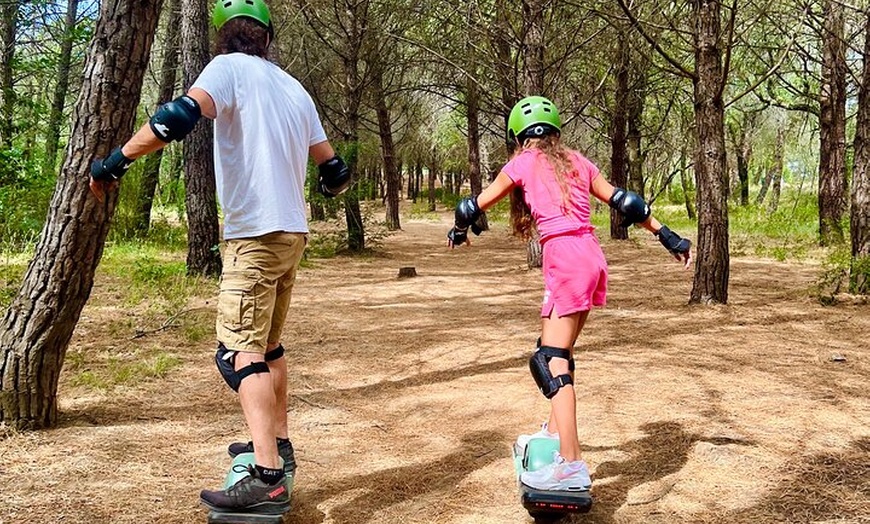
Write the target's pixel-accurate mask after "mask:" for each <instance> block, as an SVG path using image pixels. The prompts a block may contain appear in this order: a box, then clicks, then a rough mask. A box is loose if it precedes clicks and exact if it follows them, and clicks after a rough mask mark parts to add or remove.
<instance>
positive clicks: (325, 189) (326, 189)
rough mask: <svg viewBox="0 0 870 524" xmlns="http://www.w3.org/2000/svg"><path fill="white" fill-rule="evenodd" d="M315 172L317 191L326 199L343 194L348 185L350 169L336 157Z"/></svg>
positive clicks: (321, 165) (318, 167)
mask: <svg viewBox="0 0 870 524" xmlns="http://www.w3.org/2000/svg"><path fill="white" fill-rule="evenodd" d="M317 171H318V177H317V191H318V192H319V193H320V194H321V195H323V196H325V197H327V198H332V197H336V196H338V195H340V194H342V193H344V191H345V190H346V189H347V187H348V186H349V185H350V168H348V167H347V164H345V163H344V160H342V159H341V157H340V156H338V155H335V156H334V157H332V158H330V159H329V160H327V161H326V162H324V163H322V164H320V165H319V166H317Z"/></svg>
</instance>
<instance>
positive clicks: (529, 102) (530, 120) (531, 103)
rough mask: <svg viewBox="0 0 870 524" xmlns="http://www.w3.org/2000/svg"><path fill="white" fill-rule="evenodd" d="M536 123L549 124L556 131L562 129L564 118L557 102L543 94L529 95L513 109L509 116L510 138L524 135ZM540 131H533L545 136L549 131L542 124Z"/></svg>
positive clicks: (537, 134)
mask: <svg viewBox="0 0 870 524" xmlns="http://www.w3.org/2000/svg"><path fill="white" fill-rule="evenodd" d="M535 124H547V126H552V127H553V128H555V129H556V131H561V130H562V119H561V118H559V110H558V109H556V104H554V103H553V102H550V101H549V100H548V99H546V98H544V97H542V96H527V97H526V98H523V99H522V100H520V101H519V102H517V105H515V106H514V108H513V109H511V114H510V116H509V117H508V138H509V139H510V140H511V141H513V140H514V139H517V138H519V137H521V136H522V134H523V133H524V132H526V131H531V129H530V128H531V127H532V126H534V125H535ZM537 131H540V132H537V133H532V135H535V136H543V135H545V134H547V133H546V131H548V128H547V127H544V126H542V128H541V129H540V130H537Z"/></svg>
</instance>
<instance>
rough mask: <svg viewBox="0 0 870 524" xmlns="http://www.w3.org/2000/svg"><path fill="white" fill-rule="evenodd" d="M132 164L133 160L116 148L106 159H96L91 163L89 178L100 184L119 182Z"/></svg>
mask: <svg viewBox="0 0 870 524" xmlns="http://www.w3.org/2000/svg"><path fill="white" fill-rule="evenodd" d="M132 163H133V160H132V159H130V158H127V157H126V156H124V153H122V152H121V148H120V147H116V148H115V149H113V150H112V152H111V153H109V156H107V157H106V158H97V159H96V160H94V161H93V162H92V163H91V178H93V179H94V180H97V181H100V182H112V181H114V180H120V179H121V177H122V176H124V174H125V173H126V172H127V170H128V169H129V168H130V164H132Z"/></svg>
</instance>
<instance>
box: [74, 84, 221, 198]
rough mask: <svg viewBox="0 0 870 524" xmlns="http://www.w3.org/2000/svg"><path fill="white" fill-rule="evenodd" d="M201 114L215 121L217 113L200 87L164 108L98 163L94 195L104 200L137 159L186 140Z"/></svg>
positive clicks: (93, 170)
mask: <svg viewBox="0 0 870 524" xmlns="http://www.w3.org/2000/svg"><path fill="white" fill-rule="evenodd" d="M201 115H204V116H206V117H208V118H214V117H215V116H216V115H217V113H216V110H215V105H214V101H213V100H212V98H211V96H210V95H209V94H208V93H207V92H205V91H204V90H202V89H200V88H197V87H195V88H193V89H191V90H190V91H189V92H188V93H187V94H186V95H183V96H180V97H178V98H176V99H175V100H173V101H171V102H168V103H166V104H163V105H162V106H160V107H159V108H158V109H157V111H156V112H155V113H154V116H152V117H151V119H150V120H149V121H148V122H147V123H146V124H144V125H143V126H142V127H140V128H139V130H138V131H137V132H136V134H134V135H133V137H132V138H130V140H128V141H127V143H126V144H124V145H123V146H121V147H117V148H115V149H113V150H112V152H111V153H110V154H109V156H108V157H106V158H98V159H96V160H94V162H93V163H92V164H91V182H90V188H91V192H93V193H94V196H96V197H97V199H98V200H100V201H102V200H103V195H104V194H105V192H106V190H107V189H108V187H109V186H110V185H111V184H113V183H116V182H117V181H118V180H120V179H121V177H122V176H124V173H126V172H127V169H128V168H129V167H130V164H132V163H133V161H134V160H135V159H137V158H139V157H141V156H144V155H147V154H149V153H153V152H154V151H157V150H158V149H162V148H163V147H165V146H166V144H168V143H169V142H171V141H172V140H181V139H183V138H184V137H185V136H186V135H187V134H188V133H189V132H190V131H191V130H192V129H193V126H194V125H196V122H197V120H199V117H200V116H201ZM158 133H160V134H158ZM161 135H162V136H161Z"/></svg>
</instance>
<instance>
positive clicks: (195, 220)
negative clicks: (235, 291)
mask: <svg viewBox="0 0 870 524" xmlns="http://www.w3.org/2000/svg"><path fill="white" fill-rule="evenodd" d="M210 5H211V4H210V2H209V1H208V0H182V2H181V12H182V13H183V14H184V16H183V17H182V20H181V41H182V42H184V45H183V46H182V48H183V52H182V55H183V60H184V90H185V91H187V90H188V89H189V88H190V86H191V85H192V84H193V82H194V81H195V80H196V77H197V76H199V73H200V72H201V71H202V69H203V68H204V67H205V66H206V64H208V61H209V50H208V23H209V22H208V21H209V20H210V17H209V7H210ZM213 155H214V127H213V123H212V122H211V121H209V120H208V119H207V118H203V119H201V120H200V121H199V123H197V124H196V127H194V128H193V131H192V132H191V133H190V134H189V135H187V137H186V138H185V139H184V187H185V189H186V195H185V199H184V203H185V207H186V210H187V272H188V274H191V275H213V276H217V275H220V273H221V257H220V252H219V251H218V249H217V246H218V243H219V242H220V226H219V224H218V214H217V193H216V192H217V188H216V185H215V178H214V176H215V175H214V156H213Z"/></svg>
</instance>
